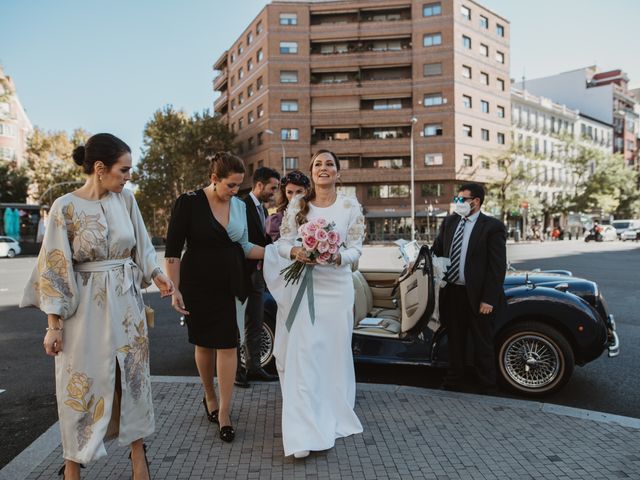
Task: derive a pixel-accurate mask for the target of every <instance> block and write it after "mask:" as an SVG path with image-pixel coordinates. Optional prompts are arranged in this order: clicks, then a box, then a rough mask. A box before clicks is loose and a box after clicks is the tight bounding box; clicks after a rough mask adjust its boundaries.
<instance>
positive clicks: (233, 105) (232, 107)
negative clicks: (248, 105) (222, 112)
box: [231, 98, 236, 110]
mask: <svg viewBox="0 0 640 480" xmlns="http://www.w3.org/2000/svg"><path fill="white" fill-rule="evenodd" d="M235 109H236V100H235V98H234V99H233V100H231V110H235Z"/></svg>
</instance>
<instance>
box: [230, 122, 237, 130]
mask: <svg viewBox="0 0 640 480" xmlns="http://www.w3.org/2000/svg"><path fill="white" fill-rule="evenodd" d="M235 131H236V124H235V122H234V123H232V124H231V133H235Z"/></svg>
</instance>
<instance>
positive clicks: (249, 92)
mask: <svg viewBox="0 0 640 480" xmlns="http://www.w3.org/2000/svg"><path fill="white" fill-rule="evenodd" d="M214 69H215V70H218V71H219V72H220V73H219V75H218V76H217V77H216V79H215V80H214V89H215V90H217V91H219V92H220V96H219V97H218V98H217V99H216V100H215V103H214V109H215V111H216V112H217V113H219V114H220V115H222V119H223V120H224V121H226V122H228V124H229V126H230V128H231V130H233V131H234V132H235V133H236V134H237V141H238V144H239V147H240V150H241V153H242V156H243V158H244V159H245V161H246V163H247V165H248V170H249V172H250V173H251V172H252V171H253V170H254V169H255V168H257V167H259V166H262V165H265V166H270V167H274V168H277V169H279V170H284V169H286V170H289V169H293V168H300V169H301V170H303V171H307V170H308V163H309V160H310V158H311V155H312V154H313V152H315V151H316V150H319V149H329V150H332V151H334V152H335V153H336V154H337V155H338V157H339V158H340V161H341V162H340V163H341V168H342V169H343V171H342V174H341V180H342V185H341V187H340V188H341V189H342V190H344V191H347V192H349V193H351V194H354V195H356V196H357V197H358V198H359V199H360V201H361V202H362V204H363V206H364V207H365V214H366V218H367V221H368V229H369V237H370V238H371V239H372V240H377V239H390V238H393V235H399V236H402V235H403V234H404V233H405V232H406V231H408V229H409V228H410V204H411V184H410V166H411V152H412V150H413V162H414V163H413V164H414V167H415V193H414V195H415V204H416V214H417V215H416V216H417V231H418V232H420V233H425V228H426V227H427V225H429V226H430V227H431V228H432V230H433V228H434V227H435V222H434V221H433V220H434V217H435V216H437V215H438V214H443V213H445V212H447V211H448V208H449V203H450V202H451V198H452V196H453V195H454V194H455V193H457V188H458V185H459V184H460V183H461V182H463V181H467V180H475V181H480V182H487V181H490V180H492V179H493V178H495V177H494V176H495V175H496V174H497V170H494V169H493V167H492V166H491V164H490V162H487V161H486V160H484V161H483V160H482V159H483V158H484V159H486V158H489V157H491V156H492V155H497V154H498V152H499V151H501V150H504V149H506V148H507V146H506V143H507V141H508V133H509V128H510V115H511V106H510V92H509V22H508V21H507V20H505V19H504V18H502V17H500V16H498V15H496V14H495V13H493V12H491V11H489V10H487V9H486V8H484V7H483V6H481V5H479V4H478V3H475V2H473V1H467V0H443V1H431V0H424V1H417V0H362V1H354V0H334V1H306V2H302V1H282V0H279V1H278V0H276V1H273V2H271V3H270V4H268V5H267V6H266V7H265V8H264V9H263V10H262V11H261V12H260V13H259V14H258V16H257V17H256V18H255V19H254V20H253V21H252V22H251V23H250V24H249V25H248V26H247V28H246V29H245V31H244V32H243V33H242V35H241V36H240V37H239V38H238V39H237V40H236V41H235V42H234V43H233V44H232V45H231V46H230V47H229V48H228V50H227V51H225V52H224V53H223V54H222V55H221V56H220V57H219V59H218V60H217V61H216V62H215V64H214ZM412 143H413V149H412ZM430 220H431V221H430Z"/></svg>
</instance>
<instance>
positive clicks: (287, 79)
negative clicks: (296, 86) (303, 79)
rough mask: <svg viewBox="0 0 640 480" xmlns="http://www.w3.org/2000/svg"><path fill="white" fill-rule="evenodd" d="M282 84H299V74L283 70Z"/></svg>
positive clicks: (281, 73)
mask: <svg viewBox="0 0 640 480" xmlns="http://www.w3.org/2000/svg"><path fill="white" fill-rule="evenodd" d="M280 83H298V72H296V71H288V70H281V71H280Z"/></svg>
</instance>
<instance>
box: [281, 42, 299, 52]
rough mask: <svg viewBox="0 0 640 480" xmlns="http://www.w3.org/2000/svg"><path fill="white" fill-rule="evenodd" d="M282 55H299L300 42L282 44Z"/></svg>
mask: <svg viewBox="0 0 640 480" xmlns="http://www.w3.org/2000/svg"><path fill="white" fill-rule="evenodd" d="M280 53H281V54H283V55H292V54H295V53H298V42H280Z"/></svg>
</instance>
